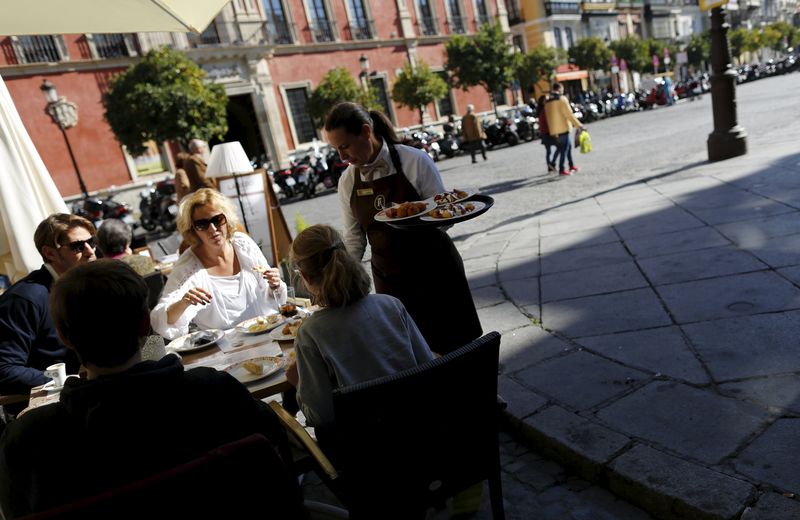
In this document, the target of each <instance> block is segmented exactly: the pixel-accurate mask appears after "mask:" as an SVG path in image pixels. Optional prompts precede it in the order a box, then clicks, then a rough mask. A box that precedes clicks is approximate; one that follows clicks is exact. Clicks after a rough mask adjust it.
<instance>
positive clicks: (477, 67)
mask: <svg viewBox="0 0 800 520" xmlns="http://www.w3.org/2000/svg"><path fill="white" fill-rule="evenodd" d="M445 51H446V52H447V64H446V65H445V66H446V67H447V70H448V71H449V72H450V74H451V77H452V79H453V83H454V85H455V86H456V87H459V88H461V89H463V90H467V89H469V87H474V86H477V85H480V86H482V87H483V88H484V89H485V90H486V93H487V94H488V95H489V98H490V99H491V100H492V106H494V95H493V94H494V93H495V92H497V91H499V90H501V89H505V88H507V87H508V86H509V85H510V84H511V81H512V80H513V78H514V71H515V63H516V58H515V55H514V54H513V53H512V51H511V45H509V44H508V42H507V41H506V37H505V34H503V30H502V29H501V28H500V24H499V23H496V24H486V25H483V26H482V27H481V30H480V32H478V34H477V35H475V36H474V37H471V38H470V37H466V36H462V35H455V36H453V37H452V38H451V39H450V41H448V42H447V44H446V46H445ZM495 109H496V107H495Z"/></svg>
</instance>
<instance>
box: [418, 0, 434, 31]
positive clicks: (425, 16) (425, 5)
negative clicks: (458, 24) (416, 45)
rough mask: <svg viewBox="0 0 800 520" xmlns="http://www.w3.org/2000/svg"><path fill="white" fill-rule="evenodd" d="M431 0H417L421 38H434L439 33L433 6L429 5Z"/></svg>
mask: <svg viewBox="0 0 800 520" xmlns="http://www.w3.org/2000/svg"><path fill="white" fill-rule="evenodd" d="M431 4H432V2H431V0H418V1H417V6H418V12H419V22H418V24H419V28H420V32H421V33H422V35H423V36H434V35H436V34H437V33H438V32H439V31H438V30H437V28H436V26H437V21H436V14H435V12H434V10H433V5H431Z"/></svg>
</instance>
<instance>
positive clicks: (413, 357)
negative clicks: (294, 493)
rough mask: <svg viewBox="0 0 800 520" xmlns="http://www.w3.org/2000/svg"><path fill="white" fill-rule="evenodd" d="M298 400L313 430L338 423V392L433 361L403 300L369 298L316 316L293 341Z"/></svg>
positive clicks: (323, 310) (380, 297) (316, 313)
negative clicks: (335, 414)
mask: <svg viewBox="0 0 800 520" xmlns="http://www.w3.org/2000/svg"><path fill="white" fill-rule="evenodd" d="M294 347H295V352H296V353H297V372H298V375H299V383H298V385H297V401H298V403H300V408H301V410H303V414H305V416H306V419H307V423H308V424H309V425H311V426H319V425H321V424H330V423H332V422H333V420H334V417H333V398H332V394H333V390H334V389H335V388H338V387H341V386H348V385H352V384H356V383H361V382H364V381H370V380H372V379H377V378H379V377H382V376H385V375H389V374H394V373H396V372H400V371H402V370H405V369H407V368H411V367H414V366H416V365H421V364H422V363H425V362H426V361H429V360H431V359H433V353H431V350H430V348H428V344H427V343H426V342H425V339H424V338H423V337H422V334H420V332H419V329H418V328H417V325H416V324H415V323H414V320H413V319H412V318H411V316H410V315H409V314H408V311H406V309H405V307H403V304H402V303H400V300H398V299H397V298H394V297H392V296H389V295H386V294H369V295H367V296H365V297H364V298H362V299H360V300H359V301H357V302H355V303H353V304H351V305H348V306H347V307H339V308H326V309H322V310H320V311H317V312H315V313H314V314H313V315H312V316H311V317H310V318H308V319H307V320H306V322H305V323H303V326H302V327H300V329H299V331H298V332H297V338H296V339H295V342H294Z"/></svg>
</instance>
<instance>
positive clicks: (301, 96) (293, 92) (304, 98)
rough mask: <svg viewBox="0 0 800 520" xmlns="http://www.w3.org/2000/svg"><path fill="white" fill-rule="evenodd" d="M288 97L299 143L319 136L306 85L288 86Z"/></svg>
mask: <svg viewBox="0 0 800 520" xmlns="http://www.w3.org/2000/svg"><path fill="white" fill-rule="evenodd" d="M286 99H287V101H288V102H289V112H290V116H291V118H292V122H293V123H294V131H295V133H296V134H297V141H298V142H297V143H295V147H296V146H297V145H299V144H301V143H308V142H311V141H313V140H314V138H316V137H317V129H316V128H314V122H313V121H312V120H311V115H309V113H308V106H307V105H308V89H307V88H306V87H300V88H287V89H286Z"/></svg>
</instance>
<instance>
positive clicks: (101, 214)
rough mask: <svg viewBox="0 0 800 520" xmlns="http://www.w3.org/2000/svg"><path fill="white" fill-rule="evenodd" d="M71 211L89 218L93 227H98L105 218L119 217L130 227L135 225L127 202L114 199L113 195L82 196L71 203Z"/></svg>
mask: <svg viewBox="0 0 800 520" xmlns="http://www.w3.org/2000/svg"><path fill="white" fill-rule="evenodd" d="M72 213H74V214H75V215H80V216H81V217H83V218H85V219H87V220H89V221H91V222H92V224H94V225H95V227H100V224H101V223H102V222H103V220H105V219H107V218H116V219H119V220H121V221H123V222H125V223H126V224H128V225H129V226H131V228H134V227H136V222H135V221H134V220H133V211H132V210H131V207H130V205H129V204H127V203H125V202H118V201H116V200H114V195H113V194H111V193H109V194H107V195H105V196H94V197H84V198H83V199H81V200H79V201H76V202H74V203H73V204H72Z"/></svg>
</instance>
